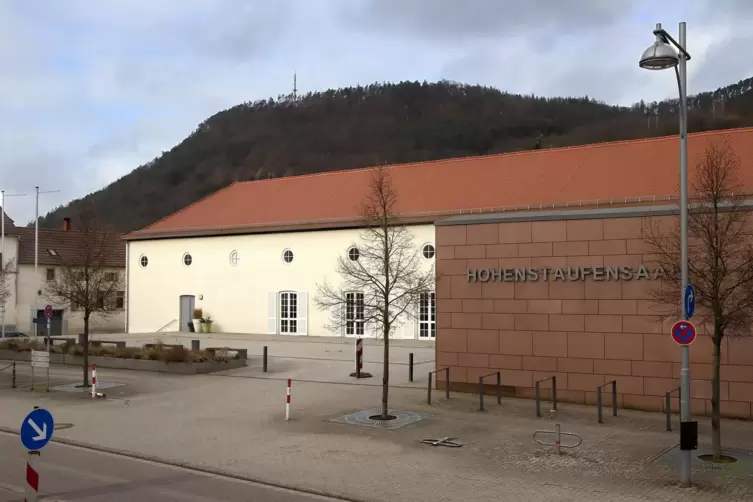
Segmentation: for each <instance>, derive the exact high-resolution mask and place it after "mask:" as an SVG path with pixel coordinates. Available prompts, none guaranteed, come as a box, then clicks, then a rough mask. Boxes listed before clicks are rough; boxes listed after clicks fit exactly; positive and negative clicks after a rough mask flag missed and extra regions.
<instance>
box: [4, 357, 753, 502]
mask: <svg viewBox="0 0 753 502" xmlns="http://www.w3.org/2000/svg"><path fill="white" fill-rule="evenodd" d="M22 372H23V370H20V375H19V376H20V378H21V379H23V378H24V375H23V373H22ZM100 373H101V374H100V375H99V377H100V379H101V380H105V381H116V382H121V383H125V384H126V385H125V386H124V387H120V388H118V389H113V394H112V396H113V398H112V399H106V400H91V399H89V398H87V397H85V396H84V395H83V394H82V395H78V394H70V393H49V394H45V393H31V392H28V391H27V390H18V389H17V390H10V389H9V388H8V387H9V386H8V381H7V379H6V377H5V376H3V374H2V373H0V409H1V410H2V413H0V426H2V427H3V428H5V429H9V428H10V429H17V428H18V427H19V425H20V422H21V419H22V418H23V416H24V415H25V414H26V413H27V412H28V411H29V410H30V409H31V407H32V406H33V405H35V404H36V405H39V406H44V407H47V408H48V409H50V410H51V411H52V412H53V414H54V415H55V417H56V420H57V421H58V422H68V423H72V424H73V427H70V428H67V429H61V430H59V431H56V433H55V434H56V437H57V438H59V439H64V440H69V441H75V442H79V443H87V444H92V445H98V446H99V447H102V448H105V449H113V450H118V451H126V452H131V453H134V454H137V455H139V456H145V457H156V458H160V459H164V460H168V461H172V462H175V463H179V464H189V465H194V466H199V467H203V468H207V469H211V470H219V471H223V472H228V473H231V474H236V475H240V476H245V477H248V478H251V479H254V480H260V481H264V482H268V483H273V484H279V485H282V486H291V487H299V488H304V489H308V490H314V491H318V492H323V493H328V494H333V495H338V496H344V497H347V498H349V499H353V500H361V501H410V502H423V501H426V502H429V501H432V502H437V501H439V502H441V501H464V502H465V501H468V500H473V501H499V500H511V501H512V500H517V501H532V502H535V501H547V502H549V501H552V500H559V501H576V500H577V501H585V502H591V501H593V502H596V501H599V502H603V501H616V502H620V501H626V502H634V501H667V502H670V501H680V500H682V501H691V502H695V501H699V502H700V501H716V500H718V501H725V502H728V501H750V500H751V499H753V475H752V474H753V473H750V472H748V471H745V470H744V469H743V470H742V471H741V470H739V469H738V470H724V471H719V472H717V471H712V470H704V469H697V470H695V471H694V473H693V474H694V484H695V486H694V488H691V489H680V488H678V487H677V486H676V485H677V478H678V474H677V472H676V471H675V470H674V469H673V467H672V466H671V465H668V464H665V463H662V462H661V461H660V460H654V459H655V458H656V457H657V456H659V455H660V454H661V453H662V452H664V451H666V450H668V449H670V448H672V447H673V446H675V445H676V443H677V433H676V432H664V418H663V415H660V414H651V413H643V412H635V411H628V410H620V411H619V416H618V417H611V416H609V415H608V414H605V423H604V424H597V423H596V417H595V410H594V408H593V407H585V406H577V405H567V404H565V405H560V410H559V411H558V412H557V414H556V415H555V414H550V413H547V416H546V417H544V418H541V419H537V418H536V417H535V412H534V403H533V402H532V401H528V400H516V399H503V404H502V405H501V406H500V405H497V404H496V402H495V401H494V399H493V398H492V397H488V398H487V401H486V402H487V409H488V410H489V411H487V412H483V413H481V412H478V411H476V408H477V396H472V395H463V394H453V395H452V397H451V399H450V400H449V401H447V400H445V399H444V396H443V393H441V392H438V393H436V394H435V395H434V397H433V402H434V405H433V406H428V405H426V391H425V390H424V389H411V388H396V389H393V390H392V391H391V406H392V407H393V408H395V409H400V410H407V411H414V412H419V413H430V414H432V416H431V417H430V418H428V419H426V420H424V421H421V422H418V423H416V424H412V425H409V426H406V427H405V428H402V429H397V430H391V431H386V430H380V429H375V428H369V427H359V426H353V425H344V424H335V423H331V422H328V421H327V420H328V419H330V418H334V417H337V416H341V415H344V414H346V413H350V412H353V411H357V410H360V409H366V408H370V407H373V406H377V405H378V403H379V400H380V395H381V392H380V389H379V388H378V387H373V386H364V385H352V384H351V385H344V384H323V383H301V382H297V381H294V382H293V392H292V395H293V397H292V403H293V404H292V409H293V413H292V419H291V420H290V421H289V422H286V421H285V420H284V401H285V384H284V382H282V381H277V380H268V379H259V378H255V376H262V375H261V374H260V373H259V374H257V375H254V374H253V372H248V371H241V372H239V373H240V374H239V375H236V376H235V377H228V376H222V375H203V376H172V375H156V374H149V373H142V372H128V371H114V370H107V371H105V370H101V371H100ZM78 374H79V370H78V369H77V368H62V367H55V368H54V371H53V379H54V382H55V383H64V382H71V381H74V380H75V379H76V378H77V377H78ZM701 420H702V425H704V427H703V428H702V435H703V436H702V441H706V440H707V439H708V435H707V433H708V431H707V427H705V425H706V422H705V419H701ZM555 423H560V424H561V425H562V430H563V431H567V432H574V433H577V434H579V435H580V436H581V437H583V445H582V446H580V447H578V448H576V449H573V450H569V451H568V452H567V453H563V454H562V455H561V456H557V455H556V454H554V452H553V451H552V449H551V448H548V447H544V446H540V445H537V444H536V443H534V442H533V441H532V437H531V436H532V434H533V432H534V431H535V430H537V429H553V426H554V424H555ZM751 432H753V424H751V423H748V422H736V421H724V423H723V437H724V441H725V444H726V445H727V446H733V445H734V446H735V447H737V448H742V449H753V434H751ZM446 436H455V437H458V438H459V439H460V441H462V442H463V443H464V446H463V447H462V448H443V447H431V446H427V445H423V444H421V443H419V441H418V440H419V439H421V438H425V437H436V438H441V437H446Z"/></svg>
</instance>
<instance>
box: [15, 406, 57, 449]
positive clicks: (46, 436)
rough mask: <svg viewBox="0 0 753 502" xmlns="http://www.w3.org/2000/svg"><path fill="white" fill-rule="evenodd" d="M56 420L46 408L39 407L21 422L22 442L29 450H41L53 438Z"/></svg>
mask: <svg viewBox="0 0 753 502" xmlns="http://www.w3.org/2000/svg"><path fill="white" fill-rule="evenodd" d="M54 431H55V420H53V418H52V414H51V413H50V412H49V411H47V410H45V409H44V408H38V409H36V410H34V411H32V412H31V413H29V414H28V415H26V418H24V421H23V423H22V424H21V442H22V443H23V445H24V447H25V448H26V449H27V450H41V449H42V448H44V447H45V445H46V444H47V443H48V442H49V441H50V438H52V433H53V432H54Z"/></svg>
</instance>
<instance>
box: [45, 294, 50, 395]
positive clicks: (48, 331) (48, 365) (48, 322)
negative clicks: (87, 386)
mask: <svg viewBox="0 0 753 502" xmlns="http://www.w3.org/2000/svg"><path fill="white" fill-rule="evenodd" d="M44 316H45V317H46V318H47V392H50V345H51V344H52V339H51V338H50V337H51V336H52V330H51V329H50V328H51V326H50V320H51V319H52V305H45V307H44Z"/></svg>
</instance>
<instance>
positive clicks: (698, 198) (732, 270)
mask: <svg viewBox="0 0 753 502" xmlns="http://www.w3.org/2000/svg"><path fill="white" fill-rule="evenodd" d="M739 169H740V159H739V157H738V156H737V154H736V153H735V152H734V150H733V149H732V148H731V147H730V146H729V144H728V143H726V142H725V141H719V142H715V143H712V144H710V145H709V146H708V147H707V148H706V151H705V152H704V154H703V157H702V158H701V159H700V160H699V162H698V165H697V179H696V181H695V183H694V185H693V193H692V202H691V203H690V204H689V207H688V275H689V280H690V283H691V284H693V285H694V286H695V288H696V302H697V303H698V304H699V306H700V308H699V309H698V314H697V316H698V317H699V318H700V319H701V322H702V323H703V324H704V325H706V326H709V327H710V329H711V336H712V340H713V360H714V364H713V371H714V373H713V382H712V387H713V388H712V396H711V425H712V449H713V454H714V457H716V458H719V457H720V456H721V424H720V415H721V411H720V397H721V393H720V378H719V371H720V363H721V357H720V355H721V345H722V340H723V339H724V337H725V336H745V335H750V334H751V322H753V219H751V217H750V210H751V208H746V207H743V199H742V197H741V195H740V193H741V190H740V185H739V183H738V179H737V174H738V171H739ZM647 233H648V236H647V243H648V244H649V246H650V248H652V251H653V253H654V254H655V255H656V257H657V260H658V261H659V262H660V263H661V265H662V266H663V267H664V270H665V271H666V272H667V280H666V282H667V284H665V287H662V288H657V289H655V290H654V291H652V295H653V297H654V299H655V300H656V301H657V302H659V303H661V304H663V305H665V306H668V307H669V310H668V312H671V313H672V314H674V315H678V314H681V312H680V298H679V295H678V292H679V291H680V282H681V269H680V236H679V230H678V229H677V228H676V227H675V228H669V229H667V228H664V229H661V228H660V225H657V224H656V223H654V224H651V225H649V226H648V232H647Z"/></svg>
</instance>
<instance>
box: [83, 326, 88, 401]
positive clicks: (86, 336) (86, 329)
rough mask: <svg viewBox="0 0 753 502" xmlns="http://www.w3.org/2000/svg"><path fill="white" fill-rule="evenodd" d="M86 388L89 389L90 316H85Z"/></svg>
mask: <svg viewBox="0 0 753 502" xmlns="http://www.w3.org/2000/svg"><path fill="white" fill-rule="evenodd" d="M83 343H84V346H83V350H84V368H83V369H84V388H88V387H89V314H84V339H83Z"/></svg>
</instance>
